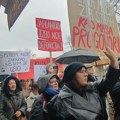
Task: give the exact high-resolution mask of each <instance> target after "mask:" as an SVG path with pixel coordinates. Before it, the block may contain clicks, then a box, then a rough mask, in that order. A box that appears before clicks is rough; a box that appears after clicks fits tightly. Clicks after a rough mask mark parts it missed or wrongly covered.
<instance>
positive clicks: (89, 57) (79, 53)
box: [55, 49, 100, 64]
mask: <svg viewBox="0 0 120 120" xmlns="http://www.w3.org/2000/svg"><path fill="white" fill-rule="evenodd" d="M97 60H100V58H99V56H98V55H97V54H96V53H94V52H92V51H88V50H80V49H78V50H71V51H69V52H66V53H64V54H63V55H61V56H59V57H58V58H57V59H56V60H55V61H56V62H58V63H60V64H69V63H71V62H83V63H92V62H95V61H97Z"/></svg>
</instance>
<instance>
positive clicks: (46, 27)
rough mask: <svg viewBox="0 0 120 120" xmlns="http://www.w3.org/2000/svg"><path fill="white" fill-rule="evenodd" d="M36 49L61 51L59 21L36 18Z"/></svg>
mask: <svg viewBox="0 0 120 120" xmlns="http://www.w3.org/2000/svg"><path fill="white" fill-rule="evenodd" d="M36 27H37V33H38V49H39V50H43V51H62V50H63V42H62V32H61V23H60V21H55V20H48V19H43V18H36Z"/></svg>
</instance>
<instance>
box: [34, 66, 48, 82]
mask: <svg viewBox="0 0 120 120" xmlns="http://www.w3.org/2000/svg"><path fill="white" fill-rule="evenodd" d="M45 74H46V65H34V80H35V81H36V80H38V78H39V77H40V76H43V75H45Z"/></svg>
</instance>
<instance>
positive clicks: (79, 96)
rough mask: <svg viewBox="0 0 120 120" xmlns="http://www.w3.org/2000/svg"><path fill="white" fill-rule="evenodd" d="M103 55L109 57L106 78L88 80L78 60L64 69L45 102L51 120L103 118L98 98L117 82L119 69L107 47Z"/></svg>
mask: <svg viewBox="0 0 120 120" xmlns="http://www.w3.org/2000/svg"><path fill="white" fill-rule="evenodd" d="M105 55H106V56H107V57H108V58H109V60H110V66H109V70H108V72H107V74H106V78H105V79H104V80H102V81H101V82H100V83H98V84H96V82H92V83H91V84H90V83H88V79H87V78H88V73H87V72H86V67H85V65H84V64H83V63H81V62H73V63H71V64H69V65H68V66H67V67H66V68H65V70H64V76H63V80H62V81H63V82H64V86H63V87H62V90H61V91H60V93H59V94H58V95H56V96H55V97H54V98H53V99H51V100H50V102H49V103H48V104H47V111H48V114H49V117H50V119H52V120H106V119H105V116H104V110H103V105H102V102H101V97H102V96H104V95H105V94H106V93H107V92H108V91H109V90H110V89H111V88H112V87H113V86H114V85H115V83H116V82H117V80H118V79H119V76H120V69H119V65H118V62H117V59H116V56H115V55H114V52H113V51H112V50H110V48H107V47H106V51H105Z"/></svg>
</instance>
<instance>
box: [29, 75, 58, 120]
mask: <svg viewBox="0 0 120 120" xmlns="http://www.w3.org/2000/svg"><path fill="white" fill-rule="evenodd" d="M53 76H56V78H57V79H58V81H60V79H59V77H58V76H57V75H54V74H47V75H45V76H43V77H40V78H39V79H38V81H37V83H38V87H39V89H40V91H41V92H42V94H40V95H39V96H38V97H37V98H36V99H35V101H34V103H33V105H32V110H31V114H30V120H50V119H49V118H48V115H47V112H46V108H45V107H46V104H47V102H48V101H49V100H50V99H51V98H52V97H53V95H50V94H47V93H46V92H45V91H44V90H45V88H46V87H48V83H49V81H50V80H51V78H52V77H53Z"/></svg>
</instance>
